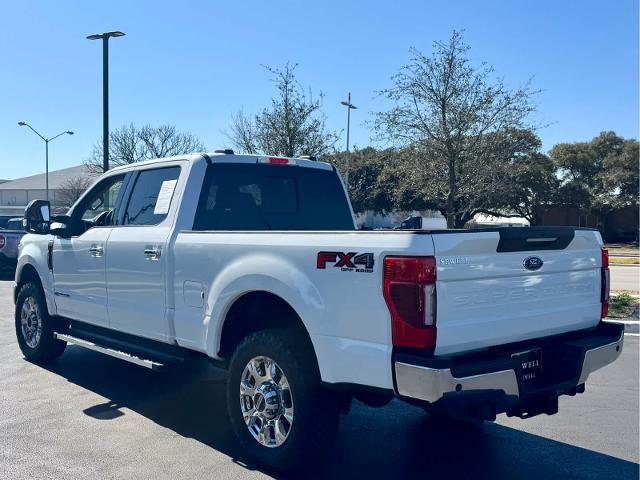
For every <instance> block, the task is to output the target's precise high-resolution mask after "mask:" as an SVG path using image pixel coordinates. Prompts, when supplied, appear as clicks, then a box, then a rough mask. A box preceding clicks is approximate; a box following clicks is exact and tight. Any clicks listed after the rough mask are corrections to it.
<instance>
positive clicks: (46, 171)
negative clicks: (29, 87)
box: [18, 122, 73, 202]
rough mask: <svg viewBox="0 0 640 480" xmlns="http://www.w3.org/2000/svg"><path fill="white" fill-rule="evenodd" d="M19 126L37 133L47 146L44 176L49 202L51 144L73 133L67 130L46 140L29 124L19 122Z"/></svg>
mask: <svg viewBox="0 0 640 480" xmlns="http://www.w3.org/2000/svg"><path fill="white" fill-rule="evenodd" d="M18 125H20V126H21V127H29V128H30V129H31V131H32V132H33V133H35V134H36V135H38V136H39V137H40V138H41V139H42V140H44V144H45V152H46V153H45V174H44V181H45V189H46V191H47V193H46V195H47V197H46V199H47V202H48V201H49V142H51V141H52V140H55V139H56V138H58V137H59V136H61V135H65V134H67V135H73V132H71V131H69V130H66V131H64V132H60V133H59V134H57V135H56V136H54V137H51V138H44V137H43V136H42V135H40V134H39V133H38V132H37V131H36V129H35V128H33V127H32V126H31V125H29V124H28V123H27V122H18Z"/></svg>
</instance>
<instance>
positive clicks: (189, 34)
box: [0, 0, 639, 179]
mask: <svg viewBox="0 0 640 480" xmlns="http://www.w3.org/2000/svg"><path fill="white" fill-rule="evenodd" d="M0 8H1V10H0V11H1V12H2V13H1V15H0V178H5V179H12V178H18V177H22V176H26V175H32V174H36V173H41V172H43V171H44V142H42V141H41V140H40V139H38V138H37V137H36V136H35V135H34V134H33V133H32V132H30V131H29V130H28V129H27V128H25V127H22V128H21V127H18V125H17V122H18V121H26V122H28V123H29V124H31V125H32V126H33V127H34V128H35V129H36V130H38V131H39V132H40V133H41V134H42V135H44V136H46V137H52V136H54V135H56V134H57V133H59V132H61V131H64V130H72V131H74V132H75V134H74V135H73V136H67V135H64V136H62V137H60V138H58V139H56V140H55V141H53V142H51V144H50V156H49V160H50V169H51V170H55V169H59V168H65V167H69V166H73V165H78V164H80V163H82V161H83V160H84V159H86V158H87V157H88V156H89V155H90V153H91V150H92V146H93V145H94V143H95V142H96V141H97V140H98V139H99V138H100V137H101V135H102V49H101V43H100V42H92V41H89V40H86V39H85V37H86V36H87V35H89V34H93V33H102V32H105V31H110V30H121V31H123V32H125V33H126V36H125V37H121V38H116V39H112V40H110V47H109V56H110V63H109V70H110V94H109V95H110V125H111V128H112V129H114V128H117V127H118V126H121V125H124V124H128V123H130V122H133V123H135V124H138V125H143V124H151V125H161V124H166V123H170V124H174V125H175V126H176V127H177V128H178V129H179V130H182V131H188V132H191V133H193V134H195V135H196V136H198V137H199V138H200V139H201V140H202V141H203V142H204V144H205V145H206V146H207V149H208V150H215V149H218V148H224V147H228V146H229V141H228V139H227V138H226V136H225V134H224V131H225V130H226V129H227V128H228V125H229V121H230V118H231V116H232V114H234V113H235V112H237V111H238V110H239V109H242V110H243V111H244V112H245V113H253V112H256V111H258V110H259V109H261V108H262V107H263V106H266V105H267V104H268V102H269V100H270V98H271V97H272V96H273V95H274V94H275V90H274V85H273V84H272V83H271V82H270V80H269V79H270V75H269V74H268V72H267V71H266V70H265V69H264V67H263V65H269V66H272V67H279V66H283V65H284V64H285V63H286V62H291V63H298V64H299V66H298V68H297V70H296V72H297V77H298V80H299V81H300V82H301V84H303V85H304V86H307V87H309V88H310V89H311V90H312V91H313V92H315V93H316V94H317V93H319V92H322V93H323V94H324V97H323V111H324V113H325V114H326V122H327V127H328V128H329V129H332V130H336V131H338V132H339V133H340V134H341V137H340V143H339V144H338V145H337V146H338V147H339V148H344V142H345V137H346V109H345V107H343V106H341V105H340V101H341V100H344V99H345V98H346V96H347V92H349V91H351V92H352V102H353V104H355V105H356V106H357V107H358V110H355V111H353V113H352V116H351V145H352V146H353V145H356V146H359V147H364V146H367V145H370V144H373V145H377V146H384V145H383V144H380V143H379V142H377V141H376V140H375V139H373V140H372V138H371V136H372V132H371V129H370V126H369V125H368V124H367V121H370V120H371V119H372V113H373V112H375V111H380V110H384V109H385V108H386V107H388V104H387V103H386V102H385V101H384V100H383V99H381V98H380V97H379V96H377V94H376V92H377V91H379V90H382V89H384V88H387V87H389V86H390V85H391V80H390V78H391V76H392V75H393V74H394V73H396V72H397V71H398V70H399V69H400V68H401V67H402V66H403V65H404V64H406V63H407V61H408V60H409V48H410V47H415V48H417V49H418V50H420V51H422V52H423V53H426V54H428V53H429V52H431V51H432V45H433V42H434V41H436V40H447V39H448V38H449V36H450V35H451V32H452V30H454V29H456V30H464V32H465V33H464V35H465V40H466V42H467V43H468V44H469V45H470V47H471V51H470V57H471V60H472V61H473V62H474V63H475V64H476V65H477V64H479V63H480V62H483V61H484V62H487V63H489V64H491V65H493V66H494V67H495V70H496V73H497V74H498V75H499V76H500V77H502V78H503V79H504V81H505V83H506V84H507V85H508V86H510V87H512V88H517V87H519V86H521V85H522V84H524V83H525V82H526V81H527V80H528V79H530V78H533V80H532V86H533V88H535V89H540V90H542V92H541V93H540V94H538V95H537V96H536V97H535V103H536V105H537V108H538V111H537V113H536V115H535V117H534V118H533V119H532V120H534V121H535V122H536V123H539V124H542V125H546V126H545V127H544V128H542V129H541V130H540V131H539V135H540V137H541V139H542V142H543V149H544V150H545V151H546V150H548V149H550V148H551V147H552V146H553V145H554V144H556V143H559V142H575V141H586V140H590V139H591V138H593V137H594V136H596V135H597V134H598V133H599V132H601V131H603V130H614V131H615V132H617V133H618V134H619V135H622V136H624V137H632V138H638V129H639V124H638V122H639V119H638V117H639V112H638V103H639V97H638V89H639V85H638V71H639V61H638V56H639V51H638V42H639V40H638V1H637V0H615V1H609V2H605V1H578V0H575V1H562V2H559V1H557V0H556V1H546V0H544V1H543V0H538V1H535V2H527V1H524V0H521V1H517V0H512V1H493V0H485V1H482V2H478V1H472V0H468V1H451V2H444V1H438V2H436V1H399V0H396V1H389V0H387V1H378V0H375V1H368V2H364V1H362V2H355V1H351V2H347V1H345V0H343V1H333V0H325V1H317V2H309V1H306V2H304V1H300V2H294V1H287V2H283V1H277V0H272V1H269V2H265V1H254V0H245V1H242V2H239V1H238V2H214V1H187V0H184V1H182V2H165V1H160V0H156V1H135V2H132V1H119V0H112V1H108V2H86V1H65V0H60V1H55V2H52V1H29V0H21V1H19V2H15V1H14V2H11V1H8V0H4V1H2V2H1V3H0Z"/></svg>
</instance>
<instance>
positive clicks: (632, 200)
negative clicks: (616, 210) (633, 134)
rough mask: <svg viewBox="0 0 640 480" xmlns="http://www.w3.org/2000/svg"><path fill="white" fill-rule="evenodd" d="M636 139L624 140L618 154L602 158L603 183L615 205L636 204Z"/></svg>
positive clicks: (637, 179) (638, 180) (637, 192)
mask: <svg viewBox="0 0 640 480" xmlns="http://www.w3.org/2000/svg"><path fill="white" fill-rule="evenodd" d="M638 160H639V158H638V141H637V140H625V141H624V142H623V144H622V148H621V149H620V150H619V153H618V154H609V155H607V156H606V157H605V159H604V173H603V176H604V178H603V185H604V187H605V189H606V191H607V192H608V194H609V196H610V197H612V199H611V203H612V204H614V205H615V206H629V205H638V195H639V194H640V192H639V191H638V190H639V189H638V185H639V182H640V178H639V175H638Z"/></svg>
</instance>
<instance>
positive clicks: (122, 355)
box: [53, 332, 167, 371]
mask: <svg viewBox="0 0 640 480" xmlns="http://www.w3.org/2000/svg"><path fill="white" fill-rule="evenodd" d="M53 335H54V337H55V338H57V339H58V340H63V341H65V342H67V343H72V344H74V345H78V346H79V347H84V348H87V349H89V350H93V351H94V352H100V353H104V354H105V355H109V356H110V357H114V358H118V359H120V360H124V361H125V362H129V363H134V364H136V365H140V366H141V367H145V368H148V369H150V370H154V371H163V370H165V369H166V368H167V365H166V364H164V363H160V362H158V361H154V360H149V359H146V358H140V357H137V356H135V355H133V354H131V353H126V352H122V351H120V350H115V349H113V348H109V347H103V346H100V345H97V344H95V343H93V342H91V341H89V340H85V339H82V338H77V337H73V336H71V335H68V334H66V333H57V332H55V333H54V334H53Z"/></svg>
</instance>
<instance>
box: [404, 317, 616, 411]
mask: <svg viewBox="0 0 640 480" xmlns="http://www.w3.org/2000/svg"><path fill="white" fill-rule="evenodd" d="M623 340H624V327H623V325H619V324H606V323H601V324H600V325H599V326H598V327H597V328H596V329H595V330H590V331H583V332H573V333H570V334H566V335H561V336H556V337H551V338H547V339H541V340H538V341H530V342H523V343H520V344H513V345H506V346H502V347H499V348H495V349H493V350H491V351H489V352H482V353H478V354H471V355H462V356H451V357H445V358H442V357H433V356H426V355H416V354H413V353H407V352H395V353H394V375H395V379H394V382H395V389H396V393H397V395H399V396H400V397H402V398H404V399H406V400H409V401H417V402H419V403H424V402H427V403H428V404H431V405H434V406H436V407H444V408H445V409H447V410H449V409H450V407H455V409H457V410H460V407H462V408H461V409H462V410H465V409H468V408H467V407H469V406H473V405H476V406H477V405H478V404H483V405H488V406H489V407H490V408H489V409H488V410H489V411H490V412H492V413H491V414H490V415H489V417H491V416H492V415H493V416H495V414H496V413H503V412H507V413H510V414H513V415H518V416H521V417H524V416H532V415H535V414H538V413H555V411H557V398H558V396H560V395H564V394H568V395H575V394H576V393H582V392H583V391H584V383H585V382H586V380H587V378H588V377H589V375H590V374H591V373H592V372H594V371H596V370H598V369H600V368H602V367H604V366H605V365H607V364H609V363H611V362H613V361H614V360H615V359H616V358H618V356H619V355H620V353H621V352H622V346H623ZM530 349H541V350H542V355H543V358H544V363H543V373H542V375H541V377H540V378H537V379H536V380H535V381H534V382H531V381H529V382H525V380H524V379H523V373H522V368H521V366H520V361H519V360H518V359H517V358H514V357H513V354H514V353H518V352H522V351H526V350H530ZM482 410H483V411H486V410H487V409H482ZM554 410H555V411H554Z"/></svg>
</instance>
